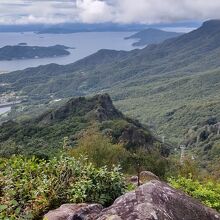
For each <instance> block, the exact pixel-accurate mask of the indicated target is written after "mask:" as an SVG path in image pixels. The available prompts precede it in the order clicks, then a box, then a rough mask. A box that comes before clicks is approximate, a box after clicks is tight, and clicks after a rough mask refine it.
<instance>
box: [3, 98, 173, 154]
mask: <svg viewBox="0 0 220 220" xmlns="http://www.w3.org/2000/svg"><path fill="white" fill-rule="evenodd" d="M90 127H97V129H98V130H99V131H100V132H103V133H105V134H106V135H107V136H109V138H110V139H111V140H112V143H115V144H117V143H119V142H120V143H121V144H122V145H123V146H124V147H127V148H133V149H134V148H137V147H144V148H146V149H148V150H154V147H155V148H156V144H159V141H158V140H157V139H156V137H154V136H153V134H151V132H150V131H149V129H148V128H147V127H144V126H143V125H141V124H140V123H139V122H137V121H134V120H132V119H129V118H126V117H125V116H124V115H123V114H122V113H121V112H119V111H118V110H117V109H116V108H115V107H114V106H113V104H112V101H111V99H110V97H109V96H108V95H107V94H105V95H97V96H94V97H91V98H84V97H80V98H73V99H70V100H69V101H68V102H66V103H64V104H63V105H61V106H59V107H57V108H54V109H52V110H48V111H46V112H45V113H43V114H41V115H40V116H38V117H37V118H33V119H28V120H25V121H21V122H13V121H8V122H5V123H3V124H2V125H1V126H0V129H1V134H0V155H1V156H3V157H10V155H13V154H23V155H35V156H37V157H39V158H48V157H51V156H55V155H57V154H58V153H59V152H60V150H61V149H62V146H63V143H64V141H68V143H67V144H68V147H69V148H74V147H76V145H77V141H78V137H79V136H80V133H82V132H83V131H84V130H87V129H88V128H90ZM163 148H164V150H163ZM166 149H167V150H166ZM161 152H164V153H166V154H169V149H168V148H167V147H166V146H165V144H164V145H163V146H161Z"/></svg>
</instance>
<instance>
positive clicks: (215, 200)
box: [168, 176, 220, 211]
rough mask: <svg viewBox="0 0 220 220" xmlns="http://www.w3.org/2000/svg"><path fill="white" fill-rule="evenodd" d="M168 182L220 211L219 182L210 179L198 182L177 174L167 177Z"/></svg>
mask: <svg viewBox="0 0 220 220" xmlns="http://www.w3.org/2000/svg"><path fill="white" fill-rule="evenodd" d="M168 181H169V183H170V184H171V185H172V186H173V187H174V188H177V189H181V190H183V191H184V192H186V193H187V194H189V195H190V196H192V197H194V198H197V199H199V200H200V201H201V202H202V203H203V204H205V205H207V206H209V207H211V208H214V209H216V210H217V211H220V184H219V183H215V182H213V181H211V180H209V181H206V182H199V181H198V180H193V179H192V178H185V177H182V176H179V177H178V178H169V179H168Z"/></svg>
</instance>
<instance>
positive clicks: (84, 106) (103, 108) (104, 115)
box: [37, 94, 123, 124]
mask: <svg viewBox="0 0 220 220" xmlns="http://www.w3.org/2000/svg"><path fill="white" fill-rule="evenodd" d="M71 115H74V116H85V117H89V118H92V119H96V120H98V121H105V120H112V119H117V118H123V114H122V113H121V112H120V111H118V110H117V109H116V108H115V107H114V105H113V103H112V100H111V98H110V96H109V95H108V94H102V95H96V96H94V97H92V98H86V97H79V98H72V99H70V100H69V101H68V102H67V103H66V104H65V105H63V106H61V107H60V108H58V109H55V110H51V111H48V112H46V113H45V114H43V115H41V116H40V117H39V118H38V119H37V122H38V123H43V124H48V123H51V122H53V121H60V120H64V119H66V118H68V117H69V116H71Z"/></svg>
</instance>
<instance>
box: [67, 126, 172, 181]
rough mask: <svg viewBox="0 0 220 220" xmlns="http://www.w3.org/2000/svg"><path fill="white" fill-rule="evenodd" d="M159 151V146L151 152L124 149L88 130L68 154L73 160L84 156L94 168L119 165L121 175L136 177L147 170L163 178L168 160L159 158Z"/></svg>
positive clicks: (105, 137) (92, 130) (94, 131)
mask: <svg viewBox="0 0 220 220" xmlns="http://www.w3.org/2000/svg"><path fill="white" fill-rule="evenodd" d="M67 149H68V148H67ZM159 150H160V148H159V146H158V147H156V146H155V147H154V148H153V149H151V150H149V149H146V148H133V149H130V148H128V149H126V148H125V147H124V146H123V145H122V144H113V143H112V142H111V139H110V138H109V137H107V136H106V135H104V134H101V133H100V132H99V131H97V130H95V129H90V130H87V131H86V132H84V133H83V134H81V137H80V138H79V140H78V144H77V147H76V148H74V149H72V150H69V154H70V155H71V156H73V157H75V158H80V157H82V156H86V157H87V158H88V161H89V162H91V163H92V164H94V165H95V166H96V167H101V166H104V165H105V166H107V167H108V168H112V166H115V165H117V164H120V167H121V168H122V171H123V173H126V174H131V175H133V174H136V175H137V174H138V173H140V172H141V171H144V170H149V171H151V172H153V173H155V174H156V175H157V176H159V177H161V178H165V174H166V171H167V169H168V160H167V159H165V158H164V157H162V156H161V153H160V152H159Z"/></svg>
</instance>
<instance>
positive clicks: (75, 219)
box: [45, 180, 220, 220]
mask: <svg viewBox="0 0 220 220" xmlns="http://www.w3.org/2000/svg"><path fill="white" fill-rule="evenodd" d="M101 209H102V208H101V206H99V205H97V204H94V205H86V204H79V205H65V206H61V207H60V208H59V209H57V210H54V211H51V212H49V213H48V214H47V215H46V216H45V217H47V219H48V220H87V219H89V220H183V219H184V220H220V214H219V213H217V212H216V211H214V210H212V209H210V208H207V207H205V206H204V205H202V204H201V203H199V202H198V201H197V200H195V199H193V198H191V197H189V196H187V195H185V194H184V193H182V192H180V191H178V190H175V189H173V188H172V187H170V186H169V185H167V184H166V183H164V182H160V181H158V180H153V181H151V182H148V183H146V184H144V185H142V186H140V187H139V188H137V189H136V190H135V191H132V192H129V193H126V194H125V195H123V196H121V197H119V198H118V199H116V201H115V202H114V203H113V205H111V206H110V207H109V208H106V209H102V210H101Z"/></svg>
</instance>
